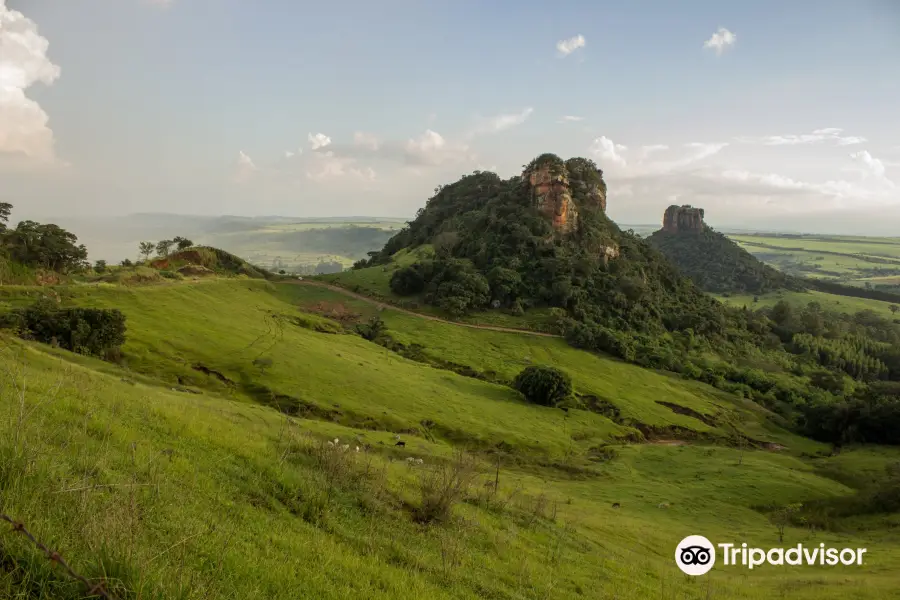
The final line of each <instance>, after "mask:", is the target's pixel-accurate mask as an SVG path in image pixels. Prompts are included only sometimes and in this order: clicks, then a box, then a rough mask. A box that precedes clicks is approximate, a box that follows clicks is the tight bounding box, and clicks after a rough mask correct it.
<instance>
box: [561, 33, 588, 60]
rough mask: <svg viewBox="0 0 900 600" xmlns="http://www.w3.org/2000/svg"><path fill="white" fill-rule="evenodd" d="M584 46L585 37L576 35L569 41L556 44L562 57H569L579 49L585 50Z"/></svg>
mask: <svg viewBox="0 0 900 600" xmlns="http://www.w3.org/2000/svg"><path fill="white" fill-rule="evenodd" d="M584 45H585V39H584V36H583V35H576V36H574V37H570V38H569V39H566V40H560V41H558V42H556V49H557V50H558V51H559V54H560V56H568V55H570V54H572V53H573V52H575V51H576V50H578V49H579V48H584Z"/></svg>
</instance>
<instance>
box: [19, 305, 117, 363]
mask: <svg viewBox="0 0 900 600" xmlns="http://www.w3.org/2000/svg"><path fill="white" fill-rule="evenodd" d="M2 325H4V326H7V327H12V328H15V329H17V330H18V332H19V335H21V336H22V337H25V338H28V339H33V340H35V341H38V342H42V343H45V344H54V343H55V344H58V345H59V346H60V347H62V348H65V349H66V350H70V351H72V352H77V353H79V354H89V355H93V356H100V357H105V356H107V355H110V354H116V353H117V351H118V350H119V347H120V346H121V345H122V344H124V343H125V315H124V314H122V312H121V311H119V310H118V309H111V310H107V309H100V308H58V307H57V306H56V304H55V303H54V302H53V301H52V300H50V299H48V298H43V299H41V300H38V301H37V302H35V303H34V304H32V305H31V306H29V307H27V308H24V309H18V310H16V311H14V312H13V314H11V315H7V316H6V318H4V319H3V322H2Z"/></svg>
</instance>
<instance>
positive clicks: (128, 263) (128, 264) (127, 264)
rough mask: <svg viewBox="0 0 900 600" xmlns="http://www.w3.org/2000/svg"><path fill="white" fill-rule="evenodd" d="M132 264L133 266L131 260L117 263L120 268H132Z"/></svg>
mask: <svg viewBox="0 0 900 600" xmlns="http://www.w3.org/2000/svg"><path fill="white" fill-rule="evenodd" d="M133 264H134V263H132V262H131V260H129V259H127V258H126V259H125V260H123V261H122V262H120V263H119V265H121V266H123V267H130V266H132V265H133Z"/></svg>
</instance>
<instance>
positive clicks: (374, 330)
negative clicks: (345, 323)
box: [356, 315, 387, 342]
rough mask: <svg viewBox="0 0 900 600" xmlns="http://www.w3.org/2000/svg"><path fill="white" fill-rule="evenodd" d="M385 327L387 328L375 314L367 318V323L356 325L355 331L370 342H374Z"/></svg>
mask: <svg viewBox="0 0 900 600" xmlns="http://www.w3.org/2000/svg"><path fill="white" fill-rule="evenodd" d="M385 329H387V326H386V325H385V324H384V321H382V320H381V317H379V316H378V315H375V316H373V317H372V318H371V319H369V322H368V323H364V324H360V325H357V326H356V332H357V333H359V335H361V336H362V337H363V338H364V339H367V340H369V341H370V342H374V341H375V340H377V339H378V338H379V337H381V335H382V334H383V333H384V331H385Z"/></svg>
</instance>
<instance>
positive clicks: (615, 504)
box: [613, 502, 621, 508]
mask: <svg viewBox="0 0 900 600" xmlns="http://www.w3.org/2000/svg"><path fill="white" fill-rule="evenodd" d="M619 506H621V505H620V504H619V503H618V502H613V508H619Z"/></svg>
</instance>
